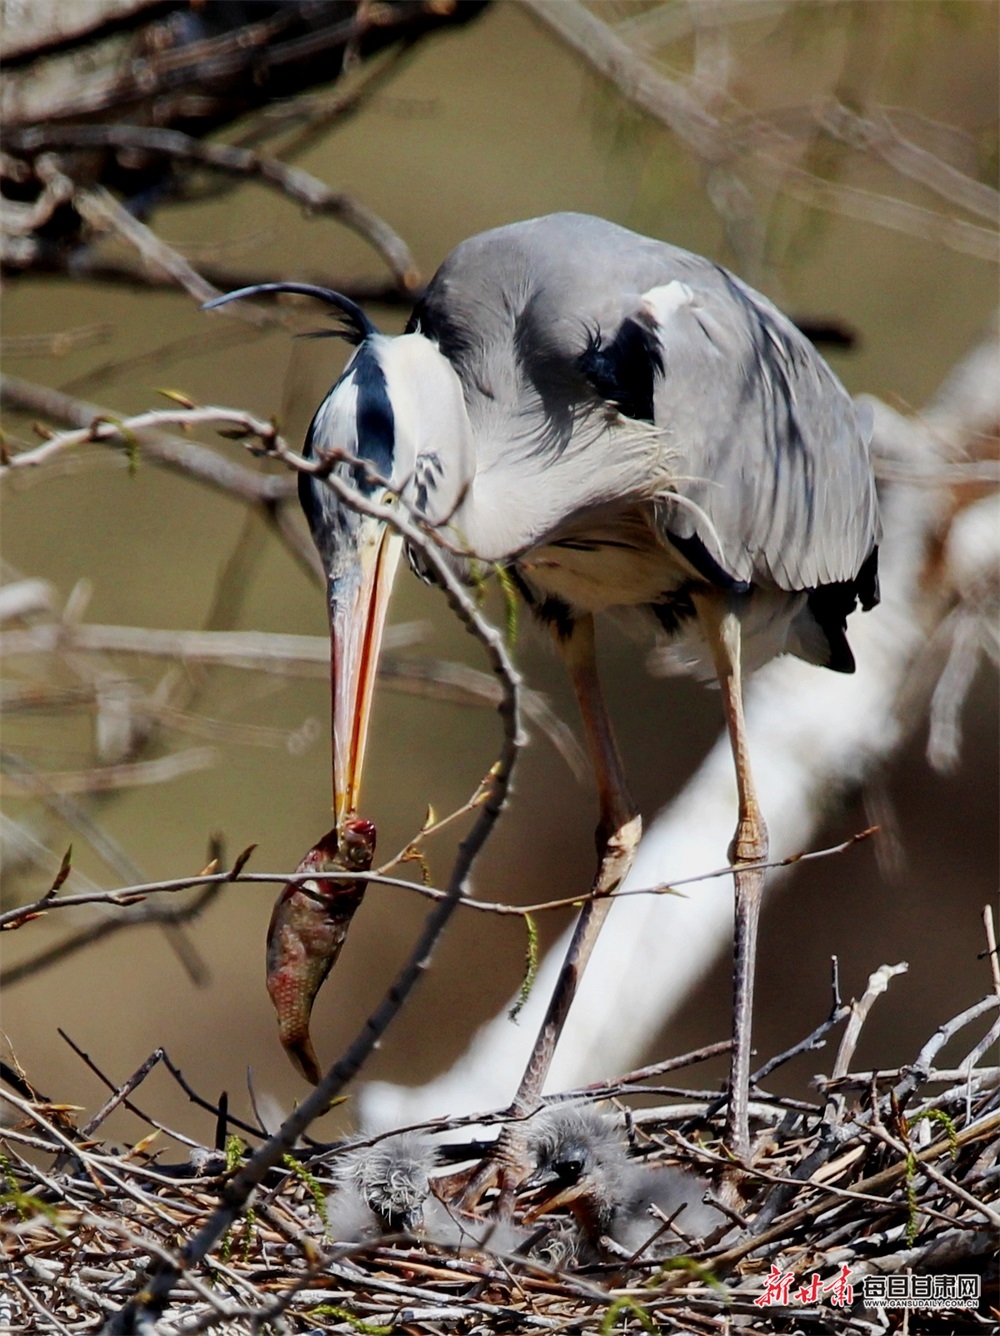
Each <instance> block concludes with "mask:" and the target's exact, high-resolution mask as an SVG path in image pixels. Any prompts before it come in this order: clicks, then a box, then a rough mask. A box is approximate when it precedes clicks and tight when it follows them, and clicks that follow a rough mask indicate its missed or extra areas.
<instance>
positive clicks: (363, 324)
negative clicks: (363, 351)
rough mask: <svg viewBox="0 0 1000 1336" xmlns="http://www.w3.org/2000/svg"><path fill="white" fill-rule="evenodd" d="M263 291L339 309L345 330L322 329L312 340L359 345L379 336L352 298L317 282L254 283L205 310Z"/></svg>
mask: <svg viewBox="0 0 1000 1336" xmlns="http://www.w3.org/2000/svg"><path fill="white" fill-rule="evenodd" d="M263 292H293V293H297V294H298V295H299V296H300V297H315V298H317V300H319V301H321V302H326V303H327V304H328V305H330V306H335V307H336V308H337V312H338V314H339V318H340V319H341V320H342V321H343V326H344V327H343V329H338V330H322V331H320V332H319V333H317V334H313V335H311V336H308V337H312V338H324V337H329V338H342V339H346V340H347V342H348V343H353V344H354V345H355V346H357V345H358V344H360V343H364V341H365V339H367V338H369V337H370V336H371V335H372V334H377V333H378V330H377V329H376V328H375V326H374V325H373V324H372V322H371V321H370V320H369V319H368V317H367V316H366V315H365V313H364V311H362V309H361V307H360V306H359V305H358V304H357V302H352V301H351V299H350V297H345V296H344V295H343V293H340V292H334V291H333V289H332V288H321V287H318V286H317V285H316V284H315V283H254V284H253V285H252V286H251V287H249V288H237V289H236V290H235V292H227V293H225V294H224V295H223V296H221V297H216V298H214V300H212V301H210V302H204V303H203V304H202V308H201V309H202V310H203V311H211V310H214V309H215V308H216V307H217V306H225V305H226V303H227V302H235V301H239V300H240V299H241V298H243V297H256V296H258V295H259V294H260V293H263Z"/></svg>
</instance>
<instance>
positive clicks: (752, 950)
mask: <svg viewBox="0 0 1000 1336" xmlns="http://www.w3.org/2000/svg"><path fill="white" fill-rule="evenodd" d="M694 604H695V608H696V609H697V612H698V618H699V621H700V622H701V625H702V629H703V630H704V632H705V635H706V637H707V639H708V643H709V645H710V646H711V650H712V657H713V660H714V662H715V671H716V673H717V675H718V678H719V686H720V687H721V689H722V704H723V709H724V711H725V716H726V727H727V729H728V731H729V741H730V745H731V746H732V750H733V760H734V761H735V763H736V792H737V797H738V801H739V820H738V824H737V826H736V834H735V835H734V837H733V841H732V844H730V846H729V861H730V862H731V863H732V864H733V880H734V882H735V884H736V924H735V942H734V950H733V1055H732V1066H731V1069H730V1076H729V1104H728V1106H727V1110H726V1127H725V1134H724V1135H725V1144H726V1146H727V1147H728V1148H729V1150H730V1151H731V1152H732V1153H733V1154H734V1155H735V1156H736V1157H737V1158H738V1159H740V1160H745V1159H746V1158H747V1156H748V1155H749V1153H750V1126H749V1110H748V1103H749V1085H750V1056H751V1050H750V1038H751V1033H750V1032H751V1026H752V1021H753V988H754V968H755V964H756V956H757V924H758V920H759V918H760V902H761V898H762V894H763V889H764V873H763V872H762V871H761V870H760V868H759V867H750V868H748V867H745V866H744V865H745V864H748V863H749V864H759V863H763V862H764V861H765V860H766V859H767V848H768V842H767V826H766V825H765V824H764V818H763V817H762V816H761V812H760V805H759V804H758V802H757V790H756V788H755V787H754V782H753V776H752V774H751V772H750V752H749V748H748V746H747V734H746V723H745V720H744V717H743V688H742V680H741V674H740V623H739V618H738V617H737V616H736V614H735V612H733V611H732V610H731V609H730V608H728V607H727V606H726V603H725V601H724V600H723V599H721V598H719V597H717V596H715V597H713V596H709V595H695V596H694Z"/></svg>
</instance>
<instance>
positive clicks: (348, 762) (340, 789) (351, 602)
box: [329, 515, 402, 830]
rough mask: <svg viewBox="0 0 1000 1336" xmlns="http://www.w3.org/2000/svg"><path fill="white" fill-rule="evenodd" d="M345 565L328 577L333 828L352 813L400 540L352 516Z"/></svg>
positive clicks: (377, 524)
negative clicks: (354, 522) (350, 542)
mask: <svg viewBox="0 0 1000 1336" xmlns="http://www.w3.org/2000/svg"><path fill="white" fill-rule="evenodd" d="M358 519H359V523H358V526H357V529H356V530H355V535H354V545H353V551H352V553H351V556H350V558H349V559H348V561H347V564H346V565H345V566H343V567H341V568H339V569H338V570H337V571H336V572H331V574H330V576H329V598H330V649H331V661H330V671H331V674H332V689H333V715H332V726H333V810H334V815H335V818H336V828H337V829H338V830H342V829H343V828H344V823H345V822H346V821H347V820H349V819H350V818H351V817H352V816H353V815H354V814H355V813H356V812H357V810H358V798H359V794H360V791H361V773H362V770H363V768H364V761H365V748H366V745H367V742H368V723H369V720H370V718H371V708H372V697H373V695H374V691H375V678H376V676H377V674H378V660H379V653H380V651H381V648H382V632H383V629H384V627H385V615H386V611H387V610H388V607H389V596H390V594H391V593H392V585H393V580H394V578H395V575H396V567H397V565H398V564H399V556H400V552H401V551H402V540H401V539H400V537H399V535H398V534H397V533H396V532H395V530H393V529H390V528H389V527H387V526H386V525H385V524H384V523H382V521H380V520H376V519H373V518H371V517H370V516H368V515H361V516H359V517H358Z"/></svg>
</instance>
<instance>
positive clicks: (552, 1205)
mask: <svg viewBox="0 0 1000 1336" xmlns="http://www.w3.org/2000/svg"><path fill="white" fill-rule="evenodd" d="M551 1182H552V1180H551V1179H549V1180H547V1181H545V1182H538V1181H537V1178H536V1179H535V1180H534V1181H533V1180H532V1179H530V1178H529V1179H528V1182H527V1183H526V1184H524V1185H523V1186H524V1187H529V1186H531V1187H537V1188H544V1187H547V1186H550V1185H551ZM587 1192H588V1188H587V1186H586V1184H584V1183H582V1182H581V1183H571V1184H569V1186H568V1187H564V1188H562V1190H561V1191H559V1192H555V1193H553V1194H552V1196H546V1195H545V1194H544V1192H543V1194H542V1199H541V1201H538V1202H536V1203H535V1205H534V1206H532V1208H531V1210H529V1211H526V1212H525V1214H524V1218H523V1220H522V1224H525V1225H531V1224H534V1222H535V1221H536V1220H537V1219H538V1218H539V1217H540V1216H543V1215H547V1214H548V1212H549V1211H555V1210H557V1209H558V1208H559V1207H560V1206H571V1205H572V1204H573V1202H577V1201H579V1200H580V1198H581V1197H585V1196H586V1195H587Z"/></svg>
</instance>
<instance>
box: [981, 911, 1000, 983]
mask: <svg viewBox="0 0 1000 1336" xmlns="http://www.w3.org/2000/svg"><path fill="white" fill-rule="evenodd" d="M983 927H984V928H985V929H986V954H987V956H988V957H989V961H990V973H991V974H992V976H993V991H994V992H995V993H996V995H997V997H1000V955H998V954H997V934H996V928H995V926H994V923H993V906H992V905H984V906H983Z"/></svg>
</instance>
